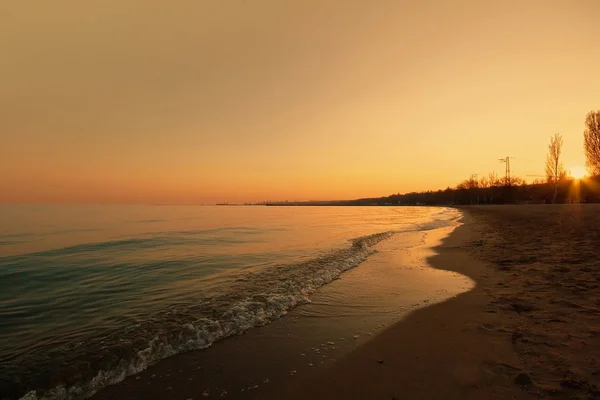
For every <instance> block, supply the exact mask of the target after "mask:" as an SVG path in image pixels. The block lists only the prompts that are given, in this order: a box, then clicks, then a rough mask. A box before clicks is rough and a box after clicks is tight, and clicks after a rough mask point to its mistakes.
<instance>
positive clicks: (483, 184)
mask: <svg viewBox="0 0 600 400" xmlns="http://www.w3.org/2000/svg"><path fill="white" fill-rule="evenodd" d="M490 186H492V185H491V184H490V181H489V179H488V178H487V177H485V176H482V177H481V178H479V187H480V188H484V189H485V188H489V187H490Z"/></svg>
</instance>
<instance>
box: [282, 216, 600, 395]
mask: <svg viewBox="0 0 600 400" xmlns="http://www.w3.org/2000/svg"><path fill="white" fill-rule="evenodd" d="M462 211H463V213H464V220H463V222H464V225H462V226H461V227H459V228H458V229H456V230H455V231H454V232H453V233H452V234H451V235H450V236H449V237H448V238H447V239H445V240H444V241H443V244H442V245H441V246H439V247H438V248H437V252H438V254H437V255H436V256H434V257H432V258H431V259H430V262H431V264H432V265H433V266H434V267H436V268H443V269H449V270H454V271H458V272H460V273H462V274H465V275H468V276H470V277H471V278H473V279H474V280H475V281H476V282H477V286H476V288H475V289H474V290H472V291H470V292H468V293H465V294H462V295H459V296H457V297H456V298H453V299H451V300H449V301H447V302H444V303H441V304H437V305H434V306H431V307H428V308H425V309H421V310H418V311H416V312H414V313H413V314H411V315H410V316H409V317H408V318H406V319H405V320H403V321H401V322H399V323H398V324H396V325H394V326H392V327H391V328H389V329H387V330H386V331H384V332H383V333H381V334H380V335H378V336H377V337H375V338H374V339H373V340H372V341H370V342H368V343H366V344H365V345H364V346H362V347H360V348H359V349H357V350H356V351H355V352H353V353H351V354H349V355H348V356H347V357H345V358H344V359H342V360H340V362H338V363H337V364H336V365H334V366H333V367H332V368H330V369H329V370H327V371H325V372H324V373H323V374H321V375H319V376H316V377H314V378H311V379H307V380H305V381H299V382H295V383H294V384H293V385H291V386H290V387H288V388H286V389H285V390H284V391H281V392H279V393H275V394H273V396H272V398H284V397H285V398H344V399H349V398H355V399H366V398H379V399H521V398H553V399H595V398H599V397H600V392H598V384H600V369H599V364H598V360H600V339H599V337H600V336H599V334H600V310H599V308H598V306H599V305H600V302H599V297H598V282H599V281H600V276H599V275H598V272H597V271H598V270H597V268H598V259H599V253H598V251H599V250H598V237H599V233H600V223H599V222H600V221H599V220H598V215H599V214H598V212H599V211H600V207H598V206H596V205H581V204H574V205H556V206H497V207H496V206H492V207H467V208H463V209H462Z"/></svg>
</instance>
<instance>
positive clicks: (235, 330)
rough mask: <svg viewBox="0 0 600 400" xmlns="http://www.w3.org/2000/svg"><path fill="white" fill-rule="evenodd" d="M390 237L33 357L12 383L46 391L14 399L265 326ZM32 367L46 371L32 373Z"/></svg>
mask: <svg viewBox="0 0 600 400" xmlns="http://www.w3.org/2000/svg"><path fill="white" fill-rule="evenodd" d="M392 235H393V232H382V233H377V234H373V235H369V236H364V237H359V238H356V239H353V240H352V241H351V243H352V245H351V246H350V247H348V248H345V249H341V250H336V251H333V252H331V253H329V254H326V255H323V256H321V257H319V258H316V259H313V260H310V261H307V262H303V263H299V264H288V265H281V266H277V267H274V268H270V269H268V270H265V271H260V272H256V273H246V274H244V275H243V276H240V277H239V278H238V279H237V280H236V281H235V282H234V284H233V285H232V287H231V288H230V290H228V292H227V293H226V294H223V295H219V296H215V297H212V298H205V299H202V300H201V301H199V302H198V303H196V304H194V305H185V306H175V307H172V308H170V309H169V310H167V311H165V312H163V313H160V314H156V315H153V316H152V317H151V318H149V319H148V320H147V321H145V322H143V323H140V324H137V325H134V326H130V327H128V328H126V329H124V330H119V331H114V332H111V333H109V334H108V335H103V336H102V337H98V338H92V339H91V340H89V341H86V342H81V343H75V344H71V345H69V346H65V347H64V348H63V349H58V350H57V349H54V350H53V351H52V352H49V353H48V354H44V355H43V356H40V355H37V356H36V357H35V359H31V360H27V361H28V362H25V365H32V364H31V363H35V364H34V365H35V369H36V376H27V375H28V374H27V372H26V371H25V372H24V373H23V375H21V376H20V377H19V381H20V382H18V384H19V386H20V387H21V388H22V387H23V386H25V387H29V388H31V387H37V388H46V389H38V390H37V391H36V390H30V391H29V392H27V393H26V394H24V395H23V396H22V397H21V399H22V400H34V399H48V400H67V399H80V398H85V397H89V396H91V395H93V394H94V393H95V392H96V391H97V390H98V389H100V388H102V387H104V386H107V385H111V384H115V383H118V382H120V381H122V380H123V379H125V377H127V376H129V375H133V374H136V373H138V372H140V371H142V370H144V369H146V368H147V367H148V366H150V365H152V364H155V363H156V362H158V361H160V360H162V359H164V358H166V357H170V356H173V355H175V354H178V353H182V352H187V351H191V350H198V349H204V348H207V347H209V346H210V345H211V344H213V343H214V342H216V341H218V340H221V339H224V338H226V337H228V336H232V335H239V334H242V333H244V332H245V331H247V330H248V329H250V328H253V327H257V326H262V325H265V324H268V323H269V322H270V321H272V320H274V319H277V318H280V317H281V316H283V315H285V314H286V313H287V312H288V311H289V310H290V309H292V308H293V307H295V306H298V305H300V304H305V303H308V302H310V300H309V298H308V296H309V295H310V294H311V293H313V292H314V291H315V290H316V289H317V288H319V287H320V286H323V285H325V284H327V283H329V282H331V281H333V280H335V279H337V278H339V276H340V274H342V273H343V272H344V271H347V270H349V269H351V268H354V267H356V266H357V265H359V264H360V263H362V262H363V261H365V260H366V259H367V257H368V256H369V255H370V254H372V253H373V252H374V251H375V250H374V249H373V246H374V245H375V244H377V243H378V242H380V241H381V240H383V239H386V238H388V237H390V236H392ZM23 361H25V360H23ZM59 366H60V367H59ZM40 370H42V371H45V372H46V373H45V374H42V375H41V376H40ZM12 389H13V390H12V392H13V393H15V392H17V391H19V388H18V387H13V388H12ZM21 392H22V389H21ZM15 394H16V393H15Z"/></svg>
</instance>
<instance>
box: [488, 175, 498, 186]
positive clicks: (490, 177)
mask: <svg viewBox="0 0 600 400" xmlns="http://www.w3.org/2000/svg"><path fill="white" fill-rule="evenodd" d="M488 180H489V182H490V187H493V186H498V185H499V184H500V180H499V179H498V174H496V173H495V172H490V173H489V174H488Z"/></svg>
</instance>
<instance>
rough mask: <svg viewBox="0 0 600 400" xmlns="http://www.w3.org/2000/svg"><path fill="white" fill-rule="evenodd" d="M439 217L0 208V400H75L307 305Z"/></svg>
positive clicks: (260, 209)
mask: <svg viewBox="0 0 600 400" xmlns="http://www.w3.org/2000/svg"><path fill="white" fill-rule="evenodd" d="M459 218H460V213H459V212H458V211H457V210H455V209H452V208H443V207H400V206H398V207H396V206H385V207H376V206H372V207H319V206H313V207H299V206H289V207H286V206H281V207H276V206H185V207H184V206H182V207H178V206H105V205H102V206H91V205H86V206H83V205H77V206H74V205H3V206H0V399H11V400H12V399H27V400H30V399H42V398H44V399H52V400H55V399H61V400H62V399H83V398H87V397H89V396H91V395H93V394H94V393H96V392H97V391H98V390H99V389H101V388H102V387H104V386H107V385H112V384H115V383H118V382H120V381H122V380H123V379H125V378H126V377H127V376H129V375H134V374H137V373H139V372H141V371H143V370H145V369H146V368H147V367H148V366H150V365H153V364H156V363H158V362H160V361H161V360H163V359H165V358H168V357H172V356H174V355H177V354H179V353H184V352H189V351H192V350H202V349H206V348H208V347H210V346H211V345H212V344H213V343H215V342H217V341H221V340H224V339H225V340H226V339H227V338H228V337H231V336H234V335H240V334H243V333H245V332H247V331H248V330H250V329H251V328H254V327H258V326H263V325H267V324H269V323H270V322H272V321H275V320H277V319H279V318H281V317H283V316H284V315H286V314H287V313H288V312H290V310H292V309H294V308H295V307H297V306H300V305H303V304H307V303H310V302H311V296H313V294H315V292H316V291H318V290H319V288H320V287H322V286H324V285H327V284H328V283H331V282H332V281H334V280H336V279H338V278H340V277H341V276H342V275H343V274H344V272H345V271H348V270H350V269H353V268H356V267H358V268H360V264H361V263H363V262H364V261H365V260H367V259H368V258H369V257H370V256H371V255H372V254H373V253H375V251H376V245H377V244H378V243H380V242H383V241H386V240H389V239H390V238H391V237H392V236H394V235H398V234H402V235H411V232H414V234H419V233H422V232H426V231H429V230H435V229H440V228H444V227H449V226H453V225H456V224H457V221H458V219H459Z"/></svg>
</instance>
